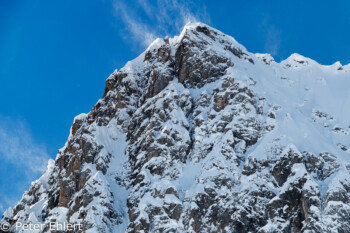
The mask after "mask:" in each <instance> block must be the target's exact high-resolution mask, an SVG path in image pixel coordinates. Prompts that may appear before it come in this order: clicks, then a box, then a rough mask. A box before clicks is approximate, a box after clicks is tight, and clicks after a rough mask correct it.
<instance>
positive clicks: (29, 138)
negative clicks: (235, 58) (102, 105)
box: [0, 0, 350, 212]
mask: <svg viewBox="0 0 350 233" xmlns="http://www.w3.org/2000/svg"><path fill="white" fill-rule="evenodd" d="M349 12H350V1H348V0H333V1H314V0H308V1H298V0H296V1H274V0H270V1H261V0H251V1H234V0H230V1H225V0H222V1H195V0H193V1H183V0H162V1H161V0H154V1H149V0H135V1H126V0H84V1H83V0H75V1H70V0H50V1H47V0H1V1H0V103H1V107H0V160H1V163H0V177H1V178H0V212H2V211H3V210H4V209H6V208H7V207H8V206H10V205H13V204H14V203H16V201H18V200H19V199H20V197H21V195H22V193H23V192H24V191H25V190H27V189H28V187H29V185H30V182H31V181H32V180H34V179H37V178H38V177H39V176H40V174H41V173H42V170H43V169H44V167H45V166H46V164H47V160H48V158H55V155H56V152H57V150H58V149H59V148H61V147H62V146H63V145H64V143H65V141H66V139H67V137H68V134H69V128H70V126H71V124H72V121H73V118H74V116H76V115H78V114H80V113H82V112H88V111H89V110H90V109H91V108H92V106H93V105H94V104H95V103H96V102H97V100H98V99H99V98H100V97H101V96H102V94H103V89H104V81H105V79H106V78H107V77H108V75H109V74H110V73H112V72H113V70H114V69H116V68H118V69H120V68H121V67H122V66H123V65H124V64H125V63H126V62H127V61H128V60H130V59H133V58H135V57H136V56H137V55H138V54H140V53H141V52H142V51H143V50H144V49H145V48H146V47H147V44H148V43H149V42H150V41H152V40H153V39H154V38H156V37H165V36H167V35H169V36H174V35H176V34H178V33H179V32H180V31H181V28H182V27H183V25H184V24H185V23H186V22H189V21H202V22H204V23H207V24H209V25H211V26H213V27H216V28H218V29H219V30H221V31H223V32H225V33H227V34H229V35H231V36H233V37H235V39H236V40H237V41H238V42H240V43H241V44H243V45H244V46H245V47H246V48H247V49H248V50H249V51H251V52H260V53H265V52H267V53H271V54H272V55H273V56H274V57H275V59H276V60H277V61H280V60H283V59H286V58H287V57H288V56H289V55H290V54H292V53H294V52H297V53H300V54H302V55H304V56H306V57H310V58H312V59H314V60H316V61H318V62H319V63H322V64H332V63H334V62H336V61H340V62H341V63H342V64H348V63H349V62H350V56H349V54H350V45H349V41H350V14H349Z"/></svg>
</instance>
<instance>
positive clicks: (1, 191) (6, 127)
mask: <svg viewBox="0 0 350 233" xmlns="http://www.w3.org/2000/svg"><path fill="white" fill-rule="evenodd" d="M49 158H50V157H49V155H48V153H47V151H46V148H45V146H44V145H42V144H39V143H36V142H35V141H34V139H33V136H32V135H31V132H30V130H29V128H28V127H27V126H26V124H25V121H23V120H12V119H9V118H5V117H2V116H0V161H1V164H0V176H1V179H0V213H1V212H3V211H4V208H7V207H9V206H12V205H14V204H15V203H16V202H17V201H18V198H20V196H21V195H22V193H23V192H24V191H25V189H27V188H28V187H29V185H30V183H31V182H32V181H33V180H35V179H37V178H38V177H39V176H40V175H41V174H42V173H43V171H44V170H45V168H46V165H47V161H48V159H49Z"/></svg>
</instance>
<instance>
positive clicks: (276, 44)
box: [260, 15, 282, 56]
mask: <svg viewBox="0 0 350 233" xmlns="http://www.w3.org/2000/svg"><path fill="white" fill-rule="evenodd" d="M260 30H261V31H262V32H263V33H264V34H265V44H264V49H265V51H266V52H268V53H270V54H271V55H272V56H278V53H279V50H280V46H281V40H282V39H281V33H282V32H281V30H279V29H278V28H276V26H275V25H273V24H272V23H270V16H269V15H264V16H263V20H262V23H261V24H260Z"/></svg>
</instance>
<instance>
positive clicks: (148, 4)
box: [114, 0, 210, 47]
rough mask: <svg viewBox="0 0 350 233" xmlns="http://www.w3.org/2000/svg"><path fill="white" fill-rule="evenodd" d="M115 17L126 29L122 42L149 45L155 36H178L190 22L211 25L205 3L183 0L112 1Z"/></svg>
mask: <svg viewBox="0 0 350 233" xmlns="http://www.w3.org/2000/svg"><path fill="white" fill-rule="evenodd" d="M114 10H115V15H116V17H117V19H118V20H120V21H121V22H122V23H123V24H124V26H125V32H124V33H123V36H124V38H125V39H127V40H130V39H132V40H133V41H136V42H138V43H140V44H141V45H142V47H145V46H148V45H149V44H150V43H151V42H152V41H154V40H155V39H156V38H157V37H164V36H166V35H167V34H168V33H169V32H170V33H172V34H176V33H179V31H180V30H181V29H182V27H183V26H184V25H186V24H188V23H192V22H197V21H201V22H205V23H210V17H209V16H208V14H207V12H206V6H205V5H204V4H198V3H194V2H192V1H184V0H157V1H149V0H136V1H132V2H131V3H130V2H128V1H123V0H116V1H115V2H114Z"/></svg>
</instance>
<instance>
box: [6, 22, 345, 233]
mask: <svg viewBox="0 0 350 233" xmlns="http://www.w3.org/2000/svg"><path fill="white" fill-rule="evenodd" d="M337 67H338V66H337ZM337 67H333V66H329V67H326V66H321V65H319V64H317V63H316V62H314V61H312V60H311V59H308V58H304V57H302V56H300V55H297V54H293V55H292V56H291V57H290V58H288V59H287V60H285V61H283V62H281V63H276V62H275V61H274V59H273V58H272V57H271V56H270V55H266V54H256V55H255V54H252V53H249V52H248V51H247V50H246V49H245V48H244V47H243V46H242V45H240V44H238V43H237V42H236V41H235V40H234V39H233V38H232V37H229V36H227V35H225V34H223V33H221V32H219V31H217V30H215V29H213V28H210V27H209V26H207V25H204V24H190V25H187V26H186V27H185V29H184V30H183V32H182V33H181V35H180V36H179V37H175V38H173V39H168V38H166V39H164V40H161V39H157V40H156V41H155V42H154V43H152V44H151V45H150V47H149V48H148V49H147V50H146V51H145V52H144V53H143V54H141V55H140V56H139V57H138V58H136V59H135V60H133V61H131V62H128V63H127V64H126V66H125V67H124V68H123V69H121V70H120V71H119V72H114V73H113V74H112V75H111V76H110V77H109V78H108V79H107V81H106V88H105V91H104V95H103V98H102V99H100V100H99V101H98V102H97V104H96V105H95V106H94V108H93V109H92V110H91V111H90V112H89V113H88V114H81V115H79V116H77V117H76V118H75V119H74V123H73V126H72V128H71V132H70V136H69V138H68V141H67V143H66V145H65V146H64V147H63V148H62V149H60V150H59V151H58V155H57V158H56V160H55V161H50V162H49V166H48V169H47V171H46V172H45V173H44V175H43V176H42V177H41V178H40V179H39V180H38V181H36V182H34V183H33V184H32V186H31V188H30V190H29V191H28V192H26V193H24V195H23V197H22V200H21V201H20V202H19V203H18V204H17V205H16V206H15V207H14V208H13V209H10V210H8V211H7V212H6V213H5V214H4V216H3V219H2V221H7V222H9V223H10V224H11V225H12V231H13V232H25V231H22V230H23V229H19V228H16V223H42V224H45V228H44V229H43V230H41V231H38V232H50V228H49V225H50V222H59V223H63V222H67V223H72V224H77V223H81V224H82V226H83V227H82V229H81V230H75V231H72V232H90V233H91V232H130V233H131V232H237V233H238V232H264V233H268V232H309V233H311V232H350V175H349V170H350V164H349V161H350V160H349V158H348V157H349V156H350V155H349V150H348V149H347V148H348V147H350V144H349V139H350V138H349V134H348V129H347V126H349V125H350V123H349V122H347V120H348V119H344V117H342V114H344V112H343V110H341V109H338V108H337V107H335V106H337V105H336V104H337V103H338V105H340V106H342V108H346V107H350V106H348V105H349V102H346V101H344V100H346V99H348V98H347V97H349V98H350V96H349V94H348V92H343V93H341V94H340V95H336V94H335V93H336V92H337V91H338V89H337V88H335V87H337V86H347V84H350V83H349V80H350V72H349V71H350V69H348V68H347V67H348V66H344V67H343V69H341V70H339V69H336V68H337ZM327 83H331V85H329V86H327V85H326V84H327ZM327 94H328V95H327ZM325 95H327V97H326V101H324V100H325V99H324V96H325ZM340 97H341V98H340ZM340 102H341V103H340ZM343 102H344V103H343ZM310 103H312V104H310ZM329 106H331V107H329ZM319 109H321V110H319ZM52 232H53V231H52ZM66 232H69V231H66Z"/></svg>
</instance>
